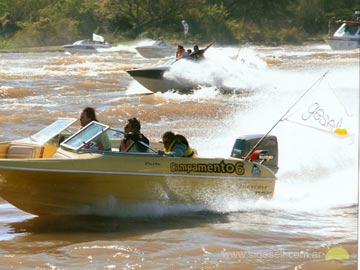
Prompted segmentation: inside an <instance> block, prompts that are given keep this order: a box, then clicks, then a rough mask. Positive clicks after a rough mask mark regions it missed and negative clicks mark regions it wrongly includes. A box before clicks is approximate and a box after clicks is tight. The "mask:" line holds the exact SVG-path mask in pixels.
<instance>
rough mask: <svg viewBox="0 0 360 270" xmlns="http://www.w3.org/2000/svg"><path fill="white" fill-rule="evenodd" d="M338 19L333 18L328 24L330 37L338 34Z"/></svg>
mask: <svg viewBox="0 0 360 270" xmlns="http://www.w3.org/2000/svg"><path fill="white" fill-rule="evenodd" d="M336 23H337V22H336V19H335V17H331V18H330V19H329V22H328V30H329V32H328V36H329V37H332V36H333V35H334V33H335V32H336Z"/></svg>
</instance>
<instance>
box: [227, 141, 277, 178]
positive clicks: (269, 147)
mask: <svg viewBox="0 0 360 270" xmlns="http://www.w3.org/2000/svg"><path fill="white" fill-rule="evenodd" d="M263 136H264V135H262V134H256V135H254V134H252V135H243V136H240V137H239V138H237V139H236V141H235V144H234V146H233V149H232V151H231V157H234V158H241V159H243V158H245V157H246V156H247V155H248V153H249V152H250V151H251V150H252V149H253V147H254V146H255V145H256V144H257V143H258V142H259V140H260V139H261V138H262V137H263ZM278 158H279V157H278V143H277V139H276V137H275V136H273V135H268V136H266V137H265V138H264V139H263V140H262V141H261V142H260V144H259V145H258V146H257V147H256V148H255V149H254V151H253V152H252V153H251V154H250V155H249V156H248V158H247V159H248V160H251V161H254V162H258V163H261V164H263V165H264V166H266V167H268V168H269V169H270V170H272V171H273V172H274V173H277V171H278V170H279V167H278Z"/></svg>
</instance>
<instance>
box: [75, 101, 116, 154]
mask: <svg viewBox="0 0 360 270" xmlns="http://www.w3.org/2000/svg"><path fill="white" fill-rule="evenodd" d="M92 121H96V122H99V121H98V120H97V118H96V113H95V109H94V108H92V107H86V108H85V109H83V110H82V112H81V114H80V125H81V128H83V127H85V126H86V125H88V124H89V123H91V122H92ZM94 143H95V146H94V147H95V148H96V149H98V150H104V151H111V143H110V139H109V136H108V135H107V134H106V132H105V133H103V134H101V135H100V136H99V137H98V138H96V139H95V141H94Z"/></svg>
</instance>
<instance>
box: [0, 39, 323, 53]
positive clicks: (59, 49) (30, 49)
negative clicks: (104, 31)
mask: <svg viewBox="0 0 360 270" xmlns="http://www.w3.org/2000/svg"><path fill="white" fill-rule="evenodd" d="M126 43H128V42H124V43H118V44H112V45H113V46H117V45H120V44H126ZM169 43H170V42H169ZM171 43H172V42H171ZM171 43H170V44H171ZM177 43H178V42H173V44H177ZM315 43H316V44H319V43H324V44H325V38H311V39H308V40H306V41H304V42H302V43H301V44H291V43H281V44H271V45H270V44H255V43H254V44H250V43H247V44H226V45H220V46H229V47H231V46H233V47H246V46H268V47H278V46H284V45H293V46H304V45H306V44H315ZM44 52H64V53H65V52H66V50H65V49H64V48H63V45H56V46H37V47H21V48H20V47H19V48H11V49H1V48H0V53H44Z"/></svg>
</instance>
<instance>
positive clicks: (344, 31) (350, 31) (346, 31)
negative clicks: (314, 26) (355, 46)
mask: <svg viewBox="0 0 360 270" xmlns="http://www.w3.org/2000/svg"><path fill="white" fill-rule="evenodd" d="M359 29H360V26H359V25H356V24H355V25H350V24H345V23H344V24H343V25H342V26H341V27H340V28H339V30H338V31H336V33H335V34H334V36H354V35H355V34H356V32H357V31H358V30H359ZM358 35H360V31H359V33H358Z"/></svg>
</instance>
